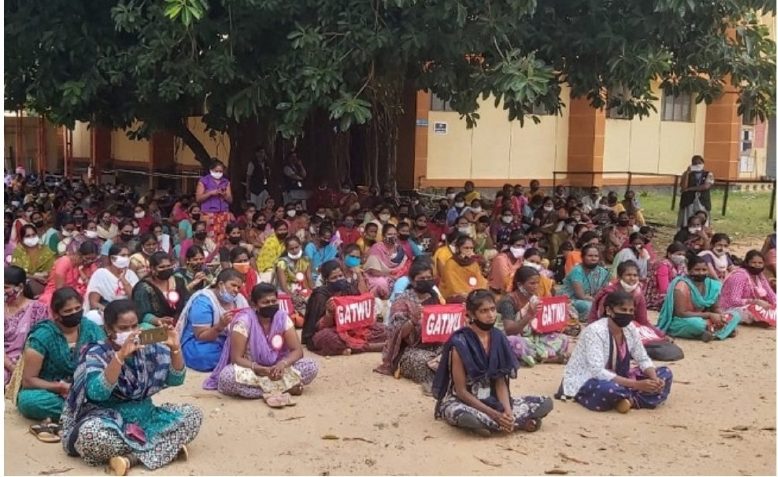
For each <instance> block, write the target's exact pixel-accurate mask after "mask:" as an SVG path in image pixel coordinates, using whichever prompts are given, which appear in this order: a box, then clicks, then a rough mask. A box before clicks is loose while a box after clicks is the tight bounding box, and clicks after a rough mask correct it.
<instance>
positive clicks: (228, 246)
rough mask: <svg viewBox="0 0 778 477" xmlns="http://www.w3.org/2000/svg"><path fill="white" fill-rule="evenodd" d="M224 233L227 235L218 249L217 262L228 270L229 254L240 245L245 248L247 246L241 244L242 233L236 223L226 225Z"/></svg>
mask: <svg viewBox="0 0 778 477" xmlns="http://www.w3.org/2000/svg"><path fill="white" fill-rule="evenodd" d="M225 232H226V234H227V235H226V236H225V240H224V242H223V243H222V245H221V247H219V261H220V262H221V263H222V267H224V268H228V267H229V266H230V252H232V250H233V249H235V248H236V247H240V246H241V245H242V246H243V247H244V248H246V246H247V245H246V244H243V243H242V242H243V232H242V230H241V228H240V226H239V225H238V224H237V223H234V222H233V223H230V224H227V227H226V228H225Z"/></svg>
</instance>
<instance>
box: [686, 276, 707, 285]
mask: <svg viewBox="0 0 778 477" xmlns="http://www.w3.org/2000/svg"><path fill="white" fill-rule="evenodd" d="M689 278H691V279H692V280H694V281H695V282H697V283H702V282H704V281H705V279H706V278H708V276H707V275H689Z"/></svg>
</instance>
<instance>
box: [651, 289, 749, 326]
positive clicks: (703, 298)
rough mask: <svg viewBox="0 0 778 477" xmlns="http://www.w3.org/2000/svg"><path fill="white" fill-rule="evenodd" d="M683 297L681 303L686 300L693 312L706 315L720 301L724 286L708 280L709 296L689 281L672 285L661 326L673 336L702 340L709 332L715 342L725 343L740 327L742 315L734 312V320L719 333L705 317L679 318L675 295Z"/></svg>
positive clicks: (666, 300) (660, 319)
mask: <svg viewBox="0 0 778 477" xmlns="http://www.w3.org/2000/svg"><path fill="white" fill-rule="evenodd" d="M676 291H678V292H680V294H681V299H683V300H686V301H687V302H688V304H689V305H691V309H693V310H694V311H698V312H704V311H707V310H709V309H711V308H712V307H713V306H714V305H715V304H716V302H718V300H719V295H720V293H721V282H719V281H718V280H714V279H712V278H710V277H706V278H705V294H704V295H703V294H702V293H700V290H699V289H698V288H697V286H695V284H694V282H692V281H691V280H690V279H689V278H688V277H685V276H678V277H676V278H675V280H673V281H672V283H670V287H669V288H668V291H667V296H666V297H665V303H664V305H662V309H661V310H660V311H659V322H658V323H657V326H658V327H659V329H661V330H662V331H664V332H665V333H667V334H668V335H670V336H677V337H679V338H688V339H702V337H703V334H704V333H705V332H706V331H711V332H712V333H713V336H714V337H715V338H718V339H720V340H723V339H725V338H727V337H728V336H729V335H731V334H732V332H733V331H735V329H736V328H737V325H738V324H739V323H740V320H741V319H742V318H741V313H740V312H739V311H737V310H730V311H728V313H731V315H732V316H731V319H730V320H729V321H728V322H726V323H725V324H724V326H723V327H722V328H721V329H719V330H712V329H711V326H710V323H709V322H708V320H706V319H704V318H702V317H689V318H681V317H678V316H675V292H676Z"/></svg>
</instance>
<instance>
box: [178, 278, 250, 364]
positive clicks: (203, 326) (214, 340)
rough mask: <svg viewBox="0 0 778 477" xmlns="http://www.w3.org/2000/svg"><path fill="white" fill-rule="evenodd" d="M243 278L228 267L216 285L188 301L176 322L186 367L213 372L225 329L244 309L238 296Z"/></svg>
mask: <svg viewBox="0 0 778 477" xmlns="http://www.w3.org/2000/svg"><path fill="white" fill-rule="evenodd" d="M241 287H243V275H241V274H240V272H238V271H236V270H233V269H231V268H228V269H227V270H222V271H221V273H219V276H217V277H216V283H214V284H213V286H211V287H209V288H204V289H202V290H200V291H199V292H197V293H195V294H194V295H192V296H191V297H190V298H189V301H188V302H187V303H186V306H185V307H184V309H183V311H182V312H181V316H180V318H179V320H178V323H176V330H177V331H178V333H179V335H180V336H181V349H182V351H183V352H184V360H185V361H186V365H187V366H188V367H190V368H192V369H194V370H196V371H213V368H215V367H216V364H217V363H218V362H219V358H220V357H221V353H222V348H223V347H224V341H225V340H226V339H227V332H226V330H227V327H228V326H229V325H230V323H231V322H232V320H233V318H235V314H236V313H237V312H239V311H241V310H244V309H246V308H248V306H249V304H248V301H246V298H245V297H244V296H243V295H241V294H240V289H241Z"/></svg>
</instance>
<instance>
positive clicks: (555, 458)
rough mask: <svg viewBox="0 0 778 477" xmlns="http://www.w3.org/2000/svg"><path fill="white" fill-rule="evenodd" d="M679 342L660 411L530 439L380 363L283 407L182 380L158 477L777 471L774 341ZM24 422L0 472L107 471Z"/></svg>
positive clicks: (327, 365) (520, 382)
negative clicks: (182, 408)
mask: <svg viewBox="0 0 778 477" xmlns="http://www.w3.org/2000/svg"><path fill="white" fill-rule="evenodd" d="M680 345H681V346H682V347H683V350H684V353H685V354H686V357H685V359H683V360H681V361H679V362H676V363H670V364H669V365H670V367H671V369H672V370H673V374H674V375H675V382H674V384H673V389H672V392H671V394H670V398H669V400H668V402H667V403H666V404H665V405H664V406H663V407H661V408H659V409H657V410H654V411H650V410H639V411H632V412H630V413H629V414H626V415H621V414H618V413H616V412H615V411H613V412H608V413H596V412H592V411H588V410H586V409H584V408H583V407H582V406H580V405H578V404H575V403H571V402H567V403H563V402H559V401H556V402H555V409H554V411H553V412H552V413H551V414H550V415H549V416H548V417H547V418H546V419H545V420H544V422H543V427H542V429H540V431H538V432H537V433H535V434H526V433H516V434H512V435H501V436H496V437H492V438H487V439H484V438H480V437H476V436H474V435H470V434H467V433H464V432H461V431H459V430H458V429H455V428H452V427H450V426H448V425H447V424H445V423H443V422H441V421H435V420H434V419H433V406H434V400H433V399H432V398H428V397H424V396H423V395H422V394H421V392H420V388H419V387H418V386H416V385H414V384H413V383H412V382H410V381H408V380H395V379H394V378H390V377H386V376H381V375H378V374H375V373H373V372H372V369H373V367H374V366H375V365H376V364H377V363H378V360H379V355H377V354H372V355H355V356H350V357H338V358H332V359H324V358H319V362H320V364H321V370H320V372H319V376H318V377H317V379H316V380H315V381H314V382H313V383H312V384H311V385H310V386H308V387H307V388H306V391H305V394H304V395H303V396H301V397H300V398H298V399H297V401H298V404H297V406H296V407H290V408H285V409H282V410H271V409H269V408H268V407H266V406H265V404H264V403H262V402H259V401H246V400H239V399H233V398H227V397H224V396H221V395H219V394H218V393H216V392H207V391H203V390H202V389H201V384H202V382H203V378H204V375H203V374H199V373H195V372H190V373H189V375H188V378H187V381H186V383H185V384H184V385H183V386H181V387H179V388H173V389H167V390H165V391H163V392H162V393H160V394H158V395H157V396H156V397H155V402H156V403H158V404H159V403H162V402H165V401H171V402H189V403H194V404H195V405H197V406H199V407H200V408H201V409H202V410H203V412H204V414H205V416H206V417H205V420H204V422H203V427H202V429H201V431H200V434H199V436H198V437H197V439H196V440H195V441H194V442H193V443H192V444H191V446H190V459H189V461H188V462H174V463H173V464H171V465H169V466H167V467H165V468H163V469H160V470H158V471H157V472H154V474H159V475H200V474H213V475H227V474H234V475H251V474H298V475H299V474H313V475H336V474H400V475H405V474H520V475H527V474H530V475H531V474H543V473H547V472H549V471H557V472H560V473H561V472H564V471H566V472H567V473H569V474H577V475H586V474H611V475H612V474H648V475H651V474H670V475H673V474H676V475H679V474H698V475H700V474H707V475H727V474H736V475H775V472H776V467H775V425H776V423H775V409H776V407H775V397H776V394H775V385H776V383H775V376H776V372H775V331H771V330H765V329H755V328H741V330H740V333H739V334H738V336H737V337H736V338H734V339H731V340H727V341H725V342H714V343H708V344H705V343H702V342H689V341H684V342H680ZM561 376H562V367H561V366H558V365H541V366H537V367H535V368H531V369H526V368H522V369H521V370H520V372H519V377H518V379H517V380H515V381H514V382H513V385H512V392H513V393H514V394H515V395H519V394H530V395H551V394H553V393H554V391H555V390H556V388H557V386H558V385H559V382H560V379H561ZM29 424H30V423H29V422H28V421H26V420H25V419H23V418H21V417H20V416H19V414H18V413H17V411H16V409H15V408H13V407H9V406H6V409H5V474H10V475H19V474H26V475H51V474H65V475H102V474H103V473H104V470H103V468H99V467H89V466H87V465H85V464H84V463H83V462H82V461H81V460H79V459H77V458H71V457H68V456H67V455H65V453H64V452H63V450H62V447H61V445H59V444H43V443H40V442H38V441H37V440H36V439H35V438H34V437H33V436H32V435H31V434H28V433H27V426H28V425H29ZM325 436H326V437H327V438H325ZM147 474H151V472H149V471H148V470H145V469H144V468H143V467H137V468H134V469H133V470H132V471H131V475H147Z"/></svg>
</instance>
